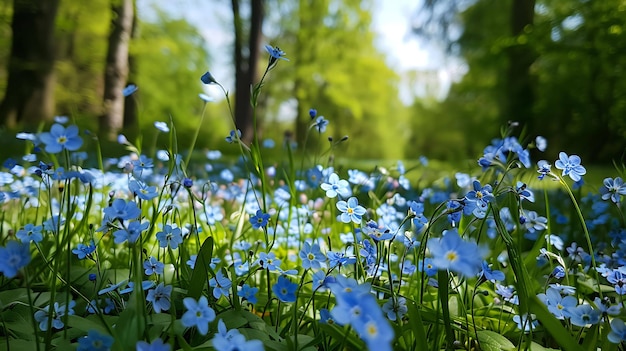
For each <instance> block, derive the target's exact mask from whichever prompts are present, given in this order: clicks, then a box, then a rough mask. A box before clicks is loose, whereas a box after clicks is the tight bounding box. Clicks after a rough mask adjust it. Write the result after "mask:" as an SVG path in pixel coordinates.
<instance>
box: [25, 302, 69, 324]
mask: <svg viewBox="0 0 626 351" xmlns="http://www.w3.org/2000/svg"><path fill="white" fill-rule="evenodd" d="M74 306H76V301H74V300H70V303H69V308H68V307H67V306H65V305H61V306H60V305H59V303H58V302H55V303H54V305H53V306H52V307H53V311H52V314H50V305H48V306H46V307H44V308H43V309H41V310H39V311H37V312H35V315H34V317H35V321H37V322H38V323H39V329H41V331H47V330H48V320H49V319H50V318H52V322H51V323H52V328H54V329H62V328H63V327H64V326H65V324H64V323H63V321H62V320H61V317H63V316H65V315H66V314H68V315H72V314H74Z"/></svg>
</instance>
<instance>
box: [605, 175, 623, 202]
mask: <svg viewBox="0 0 626 351" xmlns="http://www.w3.org/2000/svg"><path fill="white" fill-rule="evenodd" d="M603 185H604V186H603V187H602V188H600V194H601V195H602V200H609V199H610V200H611V201H613V202H614V203H616V204H618V203H620V202H621V201H622V196H623V195H626V185H624V181H623V180H622V178H620V177H617V178H615V179H611V178H605V179H604V181H603Z"/></svg>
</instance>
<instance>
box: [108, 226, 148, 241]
mask: <svg viewBox="0 0 626 351" xmlns="http://www.w3.org/2000/svg"><path fill="white" fill-rule="evenodd" d="M149 226H150V223H148V222H143V223H142V222H139V221H132V222H130V223H129V224H128V227H127V228H126V229H120V230H116V231H115V232H113V237H114V239H113V242H115V243H116V244H121V243H123V242H125V241H126V240H128V242H129V243H131V244H134V243H135V242H137V239H139V236H140V235H141V232H143V231H144V230H146V229H148V227H149Z"/></svg>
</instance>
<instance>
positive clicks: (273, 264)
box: [255, 252, 280, 271]
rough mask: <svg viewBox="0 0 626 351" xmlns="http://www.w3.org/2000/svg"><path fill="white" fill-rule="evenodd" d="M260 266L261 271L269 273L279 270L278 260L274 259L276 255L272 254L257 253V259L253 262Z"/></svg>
mask: <svg viewBox="0 0 626 351" xmlns="http://www.w3.org/2000/svg"><path fill="white" fill-rule="evenodd" d="M255 263H256V264H258V265H260V266H261V268H263V269H268V270H270V271H277V270H280V260H279V259H277V258H276V254H275V253H273V252H270V253H265V252H261V253H259V258H258V259H257V260H256V262H255Z"/></svg>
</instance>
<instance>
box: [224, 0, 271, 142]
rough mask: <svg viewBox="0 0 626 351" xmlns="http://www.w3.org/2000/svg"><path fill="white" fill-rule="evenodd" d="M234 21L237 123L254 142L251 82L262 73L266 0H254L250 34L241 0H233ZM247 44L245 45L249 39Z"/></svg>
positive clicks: (251, 6) (251, 8) (248, 138)
mask: <svg viewBox="0 0 626 351" xmlns="http://www.w3.org/2000/svg"><path fill="white" fill-rule="evenodd" d="M231 4H232V10H233V23H234V30H235V42H234V55H233V57H234V64H235V94H236V95H235V111H234V113H235V126H236V127H237V129H239V130H241V134H242V138H243V140H244V141H245V142H248V143H249V142H250V141H251V140H252V136H253V133H254V125H253V122H254V121H253V116H252V113H253V111H252V106H251V104H250V97H251V86H252V84H254V82H255V79H257V75H258V62H259V47H260V45H261V37H262V34H263V33H262V31H261V28H262V26H263V0H251V1H250V20H249V27H248V31H247V35H244V32H245V26H244V19H243V17H242V15H241V9H240V1H239V0H232V2H231ZM246 38H247V46H244V42H246Z"/></svg>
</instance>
